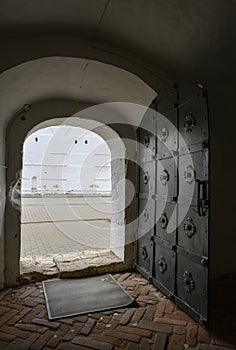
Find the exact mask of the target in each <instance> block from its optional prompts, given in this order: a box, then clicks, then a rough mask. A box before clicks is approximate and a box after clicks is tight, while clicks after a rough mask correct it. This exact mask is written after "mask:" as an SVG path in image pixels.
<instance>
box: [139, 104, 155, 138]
mask: <svg viewBox="0 0 236 350" xmlns="http://www.w3.org/2000/svg"><path fill="white" fill-rule="evenodd" d="M155 106H156V101H155V100H154V101H153V102H152V104H151V105H150V107H149V108H147V110H146V112H145V114H144V116H143V118H142V121H141V124H140V126H139V129H144V130H146V131H148V132H150V133H154V132H153V131H154V130H155V128H156V116H157V112H156V107H155Z"/></svg>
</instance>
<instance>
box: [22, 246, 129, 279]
mask: <svg viewBox="0 0 236 350" xmlns="http://www.w3.org/2000/svg"><path fill="white" fill-rule="evenodd" d="M125 268H126V269H127V266H125V264H124V262H123V261H122V260H121V259H120V258H118V257H117V256H116V255H115V254H114V253H113V252H111V251H110V250H105V249H102V250H84V251H80V252H77V253H67V254H58V255H55V254H54V255H44V256H36V255H34V256H26V257H21V260H20V277H19V282H20V283H21V284H27V283H31V282H36V281H42V280H45V279H49V278H75V277H85V276H93V275H98V274H103V273H113V272H121V271H124V270H125Z"/></svg>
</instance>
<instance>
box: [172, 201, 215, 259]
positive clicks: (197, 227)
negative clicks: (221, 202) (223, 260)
mask: <svg viewBox="0 0 236 350" xmlns="http://www.w3.org/2000/svg"><path fill="white" fill-rule="evenodd" d="M178 223H179V227H178V245H180V246H181V247H183V248H185V249H188V250H190V251H192V252H195V253H197V254H199V255H204V256H206V255H207V254H208V211H206V213H205V215H204V216H199V213H198V208H197V207H196V206H190V207H189V206H188V205H178Z"/></svg>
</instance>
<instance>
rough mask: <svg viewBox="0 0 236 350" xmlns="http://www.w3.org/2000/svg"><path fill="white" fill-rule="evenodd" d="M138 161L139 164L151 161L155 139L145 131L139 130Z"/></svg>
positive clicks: (153, 154) (153, 155)
mask: <svg viewBox="0 0 236 350" xmlns="http://www.w3.org/2000/svg"><path fill="white" fill-rule="evenodd" d="M138 146H139V148H138V152H139V159H140V161H141V162H145V161H148V160H153V159H154V157H155V154H156V137H155V136H154V135H153V134H152V133H150V132H148V131H147V130H144V129H140V130H139V145H138Z"/></svg>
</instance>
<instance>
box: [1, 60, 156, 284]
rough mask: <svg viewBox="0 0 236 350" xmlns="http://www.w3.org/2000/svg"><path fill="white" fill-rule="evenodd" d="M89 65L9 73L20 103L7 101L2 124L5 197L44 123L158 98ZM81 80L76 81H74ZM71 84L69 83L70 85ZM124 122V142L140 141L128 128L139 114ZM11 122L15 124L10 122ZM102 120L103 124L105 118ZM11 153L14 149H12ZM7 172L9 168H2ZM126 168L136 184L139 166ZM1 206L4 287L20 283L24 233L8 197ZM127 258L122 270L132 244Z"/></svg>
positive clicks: (131, 212)
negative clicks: (27, 142) (27, 141)
mask: <svg viewBox="0 0 236 350" xmlns="http://www.w3.org/2000/svg"><path fill="white" fill-rule="evenodd" d="M85 63H86V64H87V60H84V59H79V58H68V57H63V58H62V57H50V58H42V59H38V60H35V61H31V62H26V63H23V64H21V65H19V66H17V67H14V68H12V69H10V70H9V71H7V72H4V73H3V76H2V79H1V81H2V82H3V83H4V86H5V85H7V86H8V89H7V90H4V91H5V92H6V93H7V95H8V94H11V91H10V90H11V89H13V90H14V91H15V92H16V91H17V93H15V92H14V93H13V94H11V96H14V98H11V103H10V104H9V108H8V103H7V102H6V101H8V100H9V99H8V98H7V97H4V96H1V98H3V99H4V101H5V102H6V104H4V108H3V109H4V117H3V119H2V122H3V124H4V126H3V127H2V129H1V135H0V138H1V139H2V140H5V139H6V160H5V157H4V154H3V157H2V164H3V165H4V164H5V165H4V166H6V167H7V178H6V182H5V178H4V173H2V183H3V192H2V193H4V194H5V193H8V191H9V186H10V182H12V181H13V180H15V176H16V172H17V170H18V169H21V165H22V164H21V155H20V152H21V150H22V144H23V140H24V138H25V137H26V134H27V132H28V131H29V130H31V129H32V128H33V127H34V126H35V125H37V124H39V123H40V122H42V121H43V120H48V119H52V118H55V117H58V116H71V115H73V114H74V113H77V112H78V111H81V110H82V109H83V108H86V107H89V106H92V105H95V104H96V103H101V102H103V103H104V102H108V101H126V102H136V103H141V104H144V105H149V102H150V101H151V100H152V98H153V97H154V96H155V94H156V93H155V91H153V90H152V89H151V88H150V87H149V86H148V85H146V84H145V83H144V82H143V81H142V80H140V79H139V78H138V77H136V76H134V75H133V74H131V73H129V72H126V71H124V70H122V69H119V68H117V67H113V66H111V65H109V64H104V63H101V62H95V61H89V69H88V68H87V69H86V70H83V69H82V68H83V67H84V65H85ZM68 64H69V65H70V67H71V69H72V70H73V72H74V74H72V75H69V76H68V74H67V73H68ZM39 71H40V72H41V73H40V74H39ZM95 73H96V74H95ZM28 74H29V76H30V78H29V76H28ZM15 75H17V79H15ZM75 77H76V79H74V78H75ZM72 78H73V79H72ZM25 79H26V80H25ZM67 79H69V80H68V81H67ZM71 79H72V80H73V81H72V80H71ZM29 82H30V86H29ZM19 84H20V86H21V87H22V86H26V85H27V89H21V88H20V86H19ZM3 95H4V94H3ZM37 101H40V102H37ZM76 101H80V102H76ZM24 104H25V105H24ZM22 106H23V107H22ZM16 111H17V112H16ZM121 114H122V113H121ZM86 118H89V115H86ZM122 118H123V120H126V123H125V124H126V125H125V128H119V127H117V126H115V125H114V126H113V127H112V128H113V129H114V130H116V131H117V132H118V134H119V135H120V136H121V137H124V136H128V137H131V138H133V139H135V137H136V135H135V130H134V128H132V127H130V128H129V127H127V122H129V121H130V122H131V123H130V124H132V120H135V121H136V120H137V114H136V112H135V110H134V112H133V113H131V114H130V113H126V112H124V113H123V114H122ZM122 118H120V119H119V122H120V123H122ZM138 118H139V117H138ZM94 119H96V117H95V118H94ZM10 120H11V122H9V121H10ZM100 120H101V121H102V118H100ZM104 123H107V121H105V122H104ZM6 128H7V131H6ZM11 137H12V139H11ZM10 139H11V140H13V141H10ZM11 142H12V143H11ZM10 148H12V149H11V150H10ZM2 149H4V148H2ZM116 167H117V171H118V170H119V168H120V165H116ZM2 169H3V170H4V169H5V168H3V167H2ZM125 169H126V171H127V176H128V177H130V178H132V179H135V177H136V175H135V169H134V167H132V166H130V165H128V164H126V165H125ZM4 171H5V170H4ZM5 191H6V192H5ZM134 203H135V201H134ZM134 203H132V205H130V206H129V208H127V210H126V211H127V215H128V218H129V221H130V220H132V217H134V216H135V210H136V209H135V205H134ZM1 206H2V208H3V210H5V209H4V208H5V207H6V210H5V213H6V215H5V219H4V221H5V223H4V226H3V225H2V226H1V232H2V234H1V236H0V251H1V255H0V265H1V271H0V286H3V285H6V286H7V285H14V284H16V283H17V276H18V275H19V271H18V263H19V243H18V241H19V235H20V232H19V230H18V229H17V227H18V226H19V225H18V217H17V216H16V215H15V214H13V213H11V214H10V215H8V214H9V211H10V210H11V209H9V203H8V201H5V197H4V196H2V199H1ZM3 213H4V212H3ZM3 213H2V214H3ZM122 220H123V219H122V218H120V219H118V218H114V221H115V222H116V223H117V225H118V224H119V223H122ZM125 235H126V234H125ZM124 256H125V258H124V259H125V260H124V261H125V262H124V264H123V266H122V268H123V269H127V268H129V267H131V266H132V265H133V262H134V246H132V245H129V246H127V245H126V247H125V252H124ZM125 266H126V267H125ZM119 268H120V267H119Z"/></svg>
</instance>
